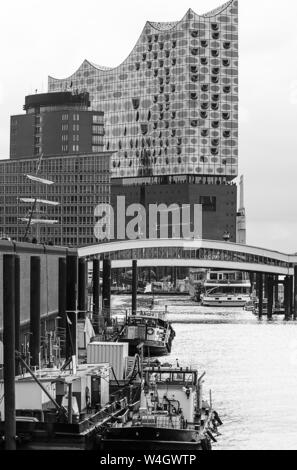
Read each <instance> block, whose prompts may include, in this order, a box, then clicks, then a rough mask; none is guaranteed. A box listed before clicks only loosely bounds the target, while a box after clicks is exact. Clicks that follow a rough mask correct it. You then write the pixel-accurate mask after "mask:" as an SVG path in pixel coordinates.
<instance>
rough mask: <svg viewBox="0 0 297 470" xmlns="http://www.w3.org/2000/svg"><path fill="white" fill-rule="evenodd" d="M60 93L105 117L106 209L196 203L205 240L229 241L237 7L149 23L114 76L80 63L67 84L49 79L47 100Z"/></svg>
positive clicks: (233, 233)
mask: <svg viewBox="0 0 297 470" xmlns="http://www.w3.org/2000/svg"><path fill="white" fill-rule="evenodd" d="M114 34H115V35H116V32H115V33H114ZM114 40H120V38H118V37H115V38H114ZM65 90H67V91H69V90H77V93H79V94H81V93H86V92H87V93H89V99H90V109H91V110H93V111H103V112H104V120H105V135H104V149H105V150H106V151H111V152H113V156H112V168H111V171H112V201H115V198H116V196H118V195H125V196H126V201H127V205H128V204H131V203H137V202H138V203H141V204H143V205H144V206H145V207H146V206H147V205H148V204H149V203H160V204H161V203H165V202H166V203H167V204H170V203H178V204H188V203H191V202H195V203H201V204H202V205H203V238H211V239H222V237H223V235H224V233H226V232H229V233H230V240H231V241H236V214H237V187H236V184H235V178H236V177H237V176H238V1H237V0H232V1H229V2H227V3H225V4H224V5H222V6H220V7H218V8H217V9H215V10H213V11H211V12H209V13H206V14H202V15H198V14H196V13H195V12H194V11H193V10H191V9H189V10H188V11H187V12H186V14H185V16H184V17H183V18H182V19H181V20H180V21H177V22H169V23H160V22H151V21H148V22H147V23H146V24H145V26H144V29H143V31H142V33H141V35H140V37H139V39H138V41H137V43H136V45H135V47H134V49H133V50H132V51H131V53H130V54H129V56H128V57H127V59H126V60H124V61H123V63H122V64H120V65H119V66H118V67H115V68H109V67H101V66H98V65H95V64H93V63H91V62H89V61H88V60H85V61H84V62H83V63H82V65H81V66H80V67H79V69H78V70H77V71H76V72H75V73H74V74H73V75H71V76H70V77H68V78H64V79H57V78H53V77H49V81H48V91H49V92H50V93H57V92H63V91H65Z"/></svg>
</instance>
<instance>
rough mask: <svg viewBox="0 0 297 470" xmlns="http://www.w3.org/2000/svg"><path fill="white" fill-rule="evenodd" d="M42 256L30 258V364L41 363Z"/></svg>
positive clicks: (36, 364)
mask: <svg viewBox="0 0 297 470" xmlns="http://www.w3.org/2000/svg"><path fill="white" fill-rule="evenodd" d="M40 329H41V321H40V257H39V256H31V260H30V356H31V360H30V364H31V365H32V366H38V365H39V363H40V336H41V332H40Z"/></svg>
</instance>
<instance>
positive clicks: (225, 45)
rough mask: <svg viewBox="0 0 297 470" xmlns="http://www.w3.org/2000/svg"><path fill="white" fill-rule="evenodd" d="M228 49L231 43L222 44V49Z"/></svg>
mask: <svg viewBox="0 0 297 470" xmlns="http://www.w3.org/2000/svg"><path fill="white" fill-rule="evenodd" d="M230 47H231V42H224V43H223V48H224V49H230Z"/></svg>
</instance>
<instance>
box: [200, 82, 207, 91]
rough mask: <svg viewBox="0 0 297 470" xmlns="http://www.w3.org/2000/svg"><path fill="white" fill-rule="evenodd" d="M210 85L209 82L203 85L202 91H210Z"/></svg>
mask: <svg viewBox="0 0 297 470" xmlns="http://www.w3.org/2000/svg"><path fill="white" fill-rule="evenodd" d="M208 89H209V86H208V85H207V84H204V85H201V90H202V91H208Z"/></svg>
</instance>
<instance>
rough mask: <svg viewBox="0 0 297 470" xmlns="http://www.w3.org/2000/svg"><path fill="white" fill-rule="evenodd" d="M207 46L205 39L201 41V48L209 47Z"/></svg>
mask: <svg viewBox="0 0 297 470" xmlns="http://www.w3.org/2000/svg"><path fill="white" fill-rule="evenodd" d="M207 46H208V42H207V41H206V40H205V39H203V40H202V41H201V47H207Z"/></svg>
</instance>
